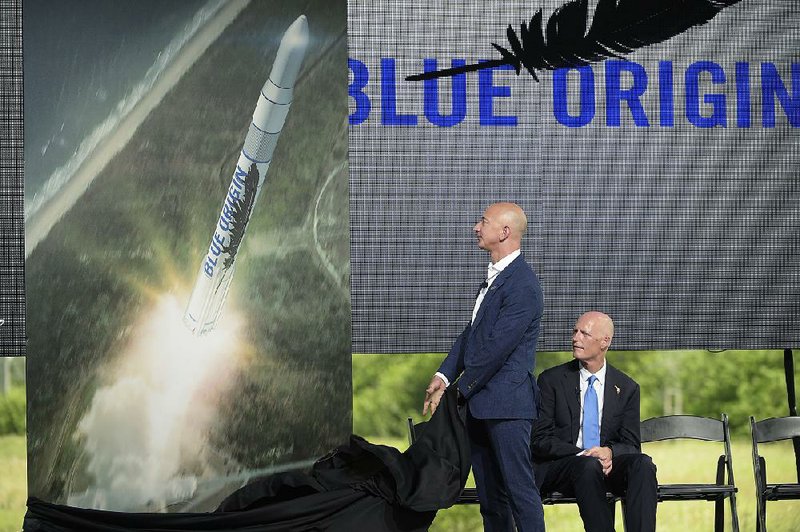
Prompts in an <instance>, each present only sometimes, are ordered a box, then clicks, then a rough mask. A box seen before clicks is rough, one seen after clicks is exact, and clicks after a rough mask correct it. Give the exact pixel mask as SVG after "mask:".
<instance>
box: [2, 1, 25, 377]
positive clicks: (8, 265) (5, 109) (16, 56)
mask: <svg viewBox="0 0 800 532" xmlns="http://www.w3.org/2000/svg"><path fill="white" fill-rule="evenodd" d="M0 13H2V23H0V357H4V356H17V355H24V354H25V269H24V260H25V254H24V252H25V235H24V229H23V216H22V197H23V193H22V190H23V183H22V9H21V5H20V4H18V3H14V2H4V3H3V4H2V5H0ZM0 386H1V385H0Z"/></svg>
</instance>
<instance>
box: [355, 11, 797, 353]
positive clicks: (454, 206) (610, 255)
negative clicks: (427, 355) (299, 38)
mask: <svg viewBox="0 0 800 532" xmlns="http://www.w3.org/2000/svg"><path fill="white" fill-rule="evenodd" d="M725 3H728V4H732V5H730V6H728V7H723V8H722V9H721V10H720V12H719V13H718V14H716V16H714V17H713V18H711V20H710V21H709V22H708V23H706V24H703V25H699V26H696V27H692V28H689V29H687V30H686V31H682V32H679V33H678V34H677V35H675V36H673V37H671V38H668V39H666V40H664V41H663V42H660V43H656V44H653V45H651V46H647V47H642V48H637V47H636V46H633V47H632V48H635V49H634V50H632V51H631V53H629V54H621V57H619V58H613V57H612V58H609V59H607V60H605V61H595V62H593V63H592V64H591V65H588V66H580V67H575V68H564V69H561V70H557V71H555V72H554V71H550V70H547V69H541V70H537V71H536V72H535V73H536V75H537V76H538V78H539V82H537V81H535V80H534V79H533V77H532V76H531V75H529V74H528V73H527V71H526V69H525V67H524V66H523V68H522V69H521V73H520V74H519V75H517V74H516V73H515V71H514V69H513V66H512V65H506V66H504V67H495V68H493V69H484V70H481V71H479V72H470V73H467V74H459V75H456V76H451V77H444V78H440V79H438V80H428V81H407V80H405V78H406V77H407V76H410V75H414V74H418V73H422V72H425V71H429V70H436V69H442V68H449V67H451V66H459V65H461V64H464V63H466V64H473V63H477V62H479V61H482V60H495V59H502V56H501V54H500V53H499V52H498V51H497V50H496V49H495V48H494V47H493V46H492V43H496V44H498V45H500V46H502V47H504V48H506V49H507V50H509V51H513V50H514V48H513V46H512V44H511V43H510V42H509V40H508V38H507V28H508V27H509V26H511V27H512V28H513V29H514V32H515V34H516V35H517V36H519V35H521V30H520V25H521V23H526V24H527V23H529V22H530V20H531V17H532V16H533V15H534V14H535V13H536V12H537V11H538V10H539V9H540V8H542V10H543V13H542V15H543V16H542V18H543V20H544V22H545V23H546V21H547V20H548V19H549V18H550V16H551V15H552V14H553V13H554V11H555V10H556V9H557V8H558V7H559V6H560V5H561V4H562V2H560V1H554V0H540V1H539V2H534V3H531V2H529V1H509V2H492V3H486V2H460V1H458V2H456V1H444V2H436V3H425V2H423V3H418V2H380V3H376V2H351V3H350V4H349V41H350V58H351V60H350V78H349V93H350V123H351V129H350V164H351V203H350V206H351V238H352V245H351V255H352V263H353V280H352V298H353V350H354V351H355V352H358V353H373V352H375V353H381V352H389V353H393V352H398V353H399V352H440V351H446V350H447V349H449V347H450V344H451V342H452V340H453V338H454V337H455V336H456V335H457V333H458V332H459V331H460V330H461V329H462V328H463V326H464V324H465V323H466V320H467V319H468V317H469V315H470V310H471V309H472V306H473V303H474V294H475V291H476V289H477V287H478V285H479V284H480V282H481V280H482V279H483V276H484V275H485V273H484V272H485V265H486V263H487V262H488V256H486V255H485V254H484V253H483V252H481V251H480V250H479V249H477V246H476V245H475V241H474V237H473V235H472V231H471V228H472V226H473V224H474V223H475V221H476V220H477V218H478V217H479V216H480V214H481V213H482V211H483V209H484V208H485V206H486V205H488V204H489V203H492V202H494V201H500V200H510V201H515V202H517V203H519V204H520V205H521V206H522V207H523V208H524V209H525V210H526V211H527V213H528V216H529V229H528V235H527V239H526V241H525V242H524V243H523V253H524V254H525V255H526V257H527V259H528V260H529V262H531V263H532V264H534V265H535V268H536V270H537V271H538V273H539V276H540V278H541V281H542V285H543V290H544V298H545V314H544V318H543V329H542V334H541V336H540V342H539V349H542V350H564V349H568V347H569V341H570V337H569V331H570V325H571V324H572V323H574V320H575V318H576V317H577V316H578V315H580V314H581V313H582V312H583V311H585V310H587V309H592V308H594V309H599V310H602V311H604V312H607V313H609V314H610V315H611V316H613V317H614V319H615V321H616V323H617V324H618V330H619V331H620V332H619V334H618V335H617V336H615V338H614V347H615V349H676V348H707V349H724V348H740V349H753V348H773V347H787V346H788V347H791V346H793V345H797V344H798V343H800V332H799V331H798V330H797V327H795V326H794V321H795V319H796V317H797V315H798V313H799V312H800V295H799V294H800V254H798V252H797V249H798V245H799V244H800V229H799V228H800V209H798V208H797V205H800V177H799V176H798V168H800V143H799V142H798V127H800V57H798V54H797V46H796V44H797V42H798V38H800V5H798V4H797V3H796V2H766V1H758V0H746V1H742V2H716V3H715V2H700V1H699V0H698V2H680V1H675V2H668V1H665V2H653V3H641V2H625V1H621V2H618V3H616V4H615V5H616V8H617V9H620V10H623V11H624V10H639V11H646V10H647V9H648V7H647V6H652V9H653V12H652V13H651V15H652V16H651V17H650V18H648V19H647V22H646V24H649V27H650V28H652V31H653V34H654V35H656V34H658V33H659V32H662V31H664V30H663V28H669V27H672V26H670V24H673V23H674V21H675V20H676V18H677V19H680V17H681V16H685V15H686V13H688V11H689V9H688V6H689V4H693V5H699V4H707V5H711V4H716V5H717V6H718V7H722V6H723V4H725ZM600 4H603V5H604V6H605V7H608V6H609V4H614V3H613V2H608V1H605V0H604V1H603V2H597V1H593V2H588V10H587V16H586V18H587V23H588V25H589V26H591V24H592V22H593V17H594V13H595V9H596V8H597V7H598V5H600ZM682 10H683V11H682ZM678 26H680V24H678V25H676V27H678ZM562 29H563V30H564V31H567V32H569V31H573V32H574V39H572V40H578V39H582V38H584V37H585V35H584V34H583V33H582V32H580V28H576V29H572V28H569V27H566V28H562ZM620 31H622V32H623V33H624V31H626V30H625V28H622V29H621V30H620ZM631 31H633V30H631ZM637 31H642V30H641V28H639V29H638V30H637ZM621 40H622V39H621ZM568 41H570V39H568Z"/></svg>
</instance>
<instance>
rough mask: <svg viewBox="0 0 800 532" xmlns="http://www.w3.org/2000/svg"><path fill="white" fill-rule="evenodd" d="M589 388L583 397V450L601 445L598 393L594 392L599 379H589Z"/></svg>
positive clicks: (592, 377) (593, 377) (591, 377)
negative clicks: (595, 382) (595, 383)
mask: <svg viewBox="0 0 800 532" xmlns="http://www.w3.org/2000/svg"><path fill="white" fill-rule="evenodd" d="M588 380H589V387H588V388H586V394H585V395H584V396H583V448H584V449H590V448H592V447H598V446H599V445H600V415H599V410H600V409H599V408H598V405H597V392H595V391H594V386H593V385H594V381H596V380H597V377H595V376H594V375H592V376H590V377H589V379H588Z"/></svg>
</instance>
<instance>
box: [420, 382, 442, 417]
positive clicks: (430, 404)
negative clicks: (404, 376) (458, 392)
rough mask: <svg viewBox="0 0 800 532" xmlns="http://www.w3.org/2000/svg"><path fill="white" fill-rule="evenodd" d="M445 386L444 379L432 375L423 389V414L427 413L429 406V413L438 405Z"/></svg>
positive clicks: (434, 410)
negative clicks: (429, 381)
mask: <svg viewBox="0 0 800 532" xmlns="http://www.w3.org/2000/svg"><path fill="white" fill-rule="evenodd" d="M445 388H447V386H445V384H444V381H443V380H442V379H441V378H439V377H438V376H436V375H434V376H433V378H432V379H431V383H430V384H429V385H428V387H427V388H426V389H425V403H424V404H423V405H422V415H423V416H424V415H426V414H427V413H428V409H429V408H430V411H431V415H433V413H434V412H436V408H437V407H438V406H439V401H441V400H442V395H444V390H445Z"/></svg>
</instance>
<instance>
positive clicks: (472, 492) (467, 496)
mask: <svg viewBox="0 0 800 532" xmlns="http://www.w3.org/2000/svg"><path fill="white" fill-rule="evenodd" d="M606 499H608V500H609V502H610V501H616V500H620V499H621V497H617V496H616V495H614V494H613V493H611V492H609V493H606ZM477 502H478V490H477V489H476V488H464V491H462V492H461V496H460V497H459V498H458V500H457V501H456V504H476V503H477ZM576 502H577V500H576V499H575V497H567V496H566V495H564V494H563V493H559V492H557V491H554V492H552V493H547V494H545V495H544V496H543V497H542V504H574V503H576Z"/></svg>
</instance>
